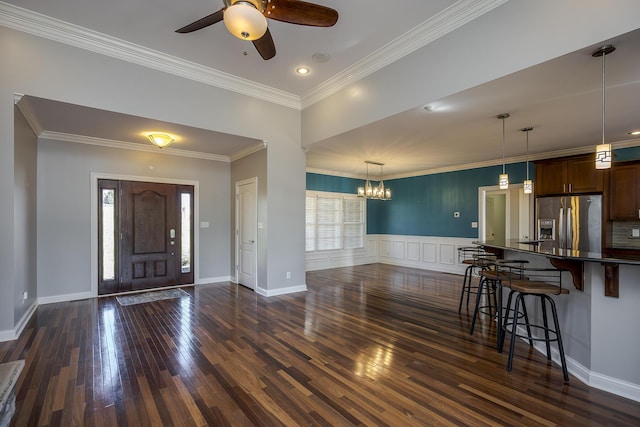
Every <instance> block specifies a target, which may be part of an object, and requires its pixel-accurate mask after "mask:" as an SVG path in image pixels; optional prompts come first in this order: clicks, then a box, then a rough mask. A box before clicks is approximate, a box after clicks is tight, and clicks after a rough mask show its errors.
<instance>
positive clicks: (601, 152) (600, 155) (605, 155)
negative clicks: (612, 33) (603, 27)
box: [591, 44, 616, 169]
mask: <svg viewBox="0 0 640 427" xmlns="http://www.w3.org/2000/svg"><path fill="white" fill-rule="evenodd" d="M614 50H616V48H615V47H614V46H613V45H610V44H608V45H604V46H602V47H601V48H598V49H596V50H595V52H593V53H592V54H591V56H593V57H594V58H597V57H602V143H601V144H599V145H598V146H597V147H596V169H609V168H610V167H611V159H612V155H611V144H605V142H604V117H605V114H604V112H605V108H604V107H605V79H604V57H605V56H607V55H608V54H610V53H611V52H613V51H614Z"/></svg>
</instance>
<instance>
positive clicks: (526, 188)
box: [522, 127, 533, 194]
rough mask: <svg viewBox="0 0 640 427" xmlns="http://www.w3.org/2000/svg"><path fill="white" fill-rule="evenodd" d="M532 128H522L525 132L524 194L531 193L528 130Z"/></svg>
mask: <svg viewBox="0 0 640 427" xmlns="http://www.w3.org/2000/svg"><path fill="white" fill-rule="evenodd" d="M531 130H533V128H532V127H527V128H522V132H526V133H527V179H525V180H524V183H523V187H524V194H531V193H533V181H532V180H530V179H529V131H531Z"/></svg>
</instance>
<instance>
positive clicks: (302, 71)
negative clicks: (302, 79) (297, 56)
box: [296, 66, 311, 76]
mask: <svg viewBox="0 0 640 427" xmlns="http://www.w3.org/2000/svg"><path fill="white" fill-rule="evenodd" d="M310 72H311V69H310V68H309V67H304V66H302V67H298V68H296V73H298V74H300V75H302V76H304V75H307V74H309V73H310Z"/></svg>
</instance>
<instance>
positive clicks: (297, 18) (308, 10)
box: [264, 0, 338, 27]
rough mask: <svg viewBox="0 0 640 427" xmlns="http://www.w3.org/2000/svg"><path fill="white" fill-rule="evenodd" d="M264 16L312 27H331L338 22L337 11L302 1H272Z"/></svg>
mask: <svg viewBox="0 0 640 427" xmlns="http://www.w3.org/2000/svg"><path fill="white" fill-rule="evenodd" d="M264 16H266V17H267V18H271V19H275V20H276V21H282V22H288V23H290V24H298V25H309V26H312V27H331V26H332V25H334V24H335V23H336V22H337V21H338V12H337V11H336V10H334V9H331V8H330V7H326V6H320V5H319V4H314V3H307V2H305V1H300V0H271V1H270V2H269V3H268V4H267V8H266V9H265V11H264Z"/></svg>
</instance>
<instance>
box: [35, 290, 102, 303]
mask: <svg viewBox="0 0 640 427" xmlns="http://www.w3.org/2000/svg"><path fill="white" fill-rule="evenodd" d="M88 298H93V295H91V291H89V292H78V293H76V294H66V295H53V296H50V297H38V305H42V304H53V303H56V302H67V301H76V300H79V299H88Z"/></svg>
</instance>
